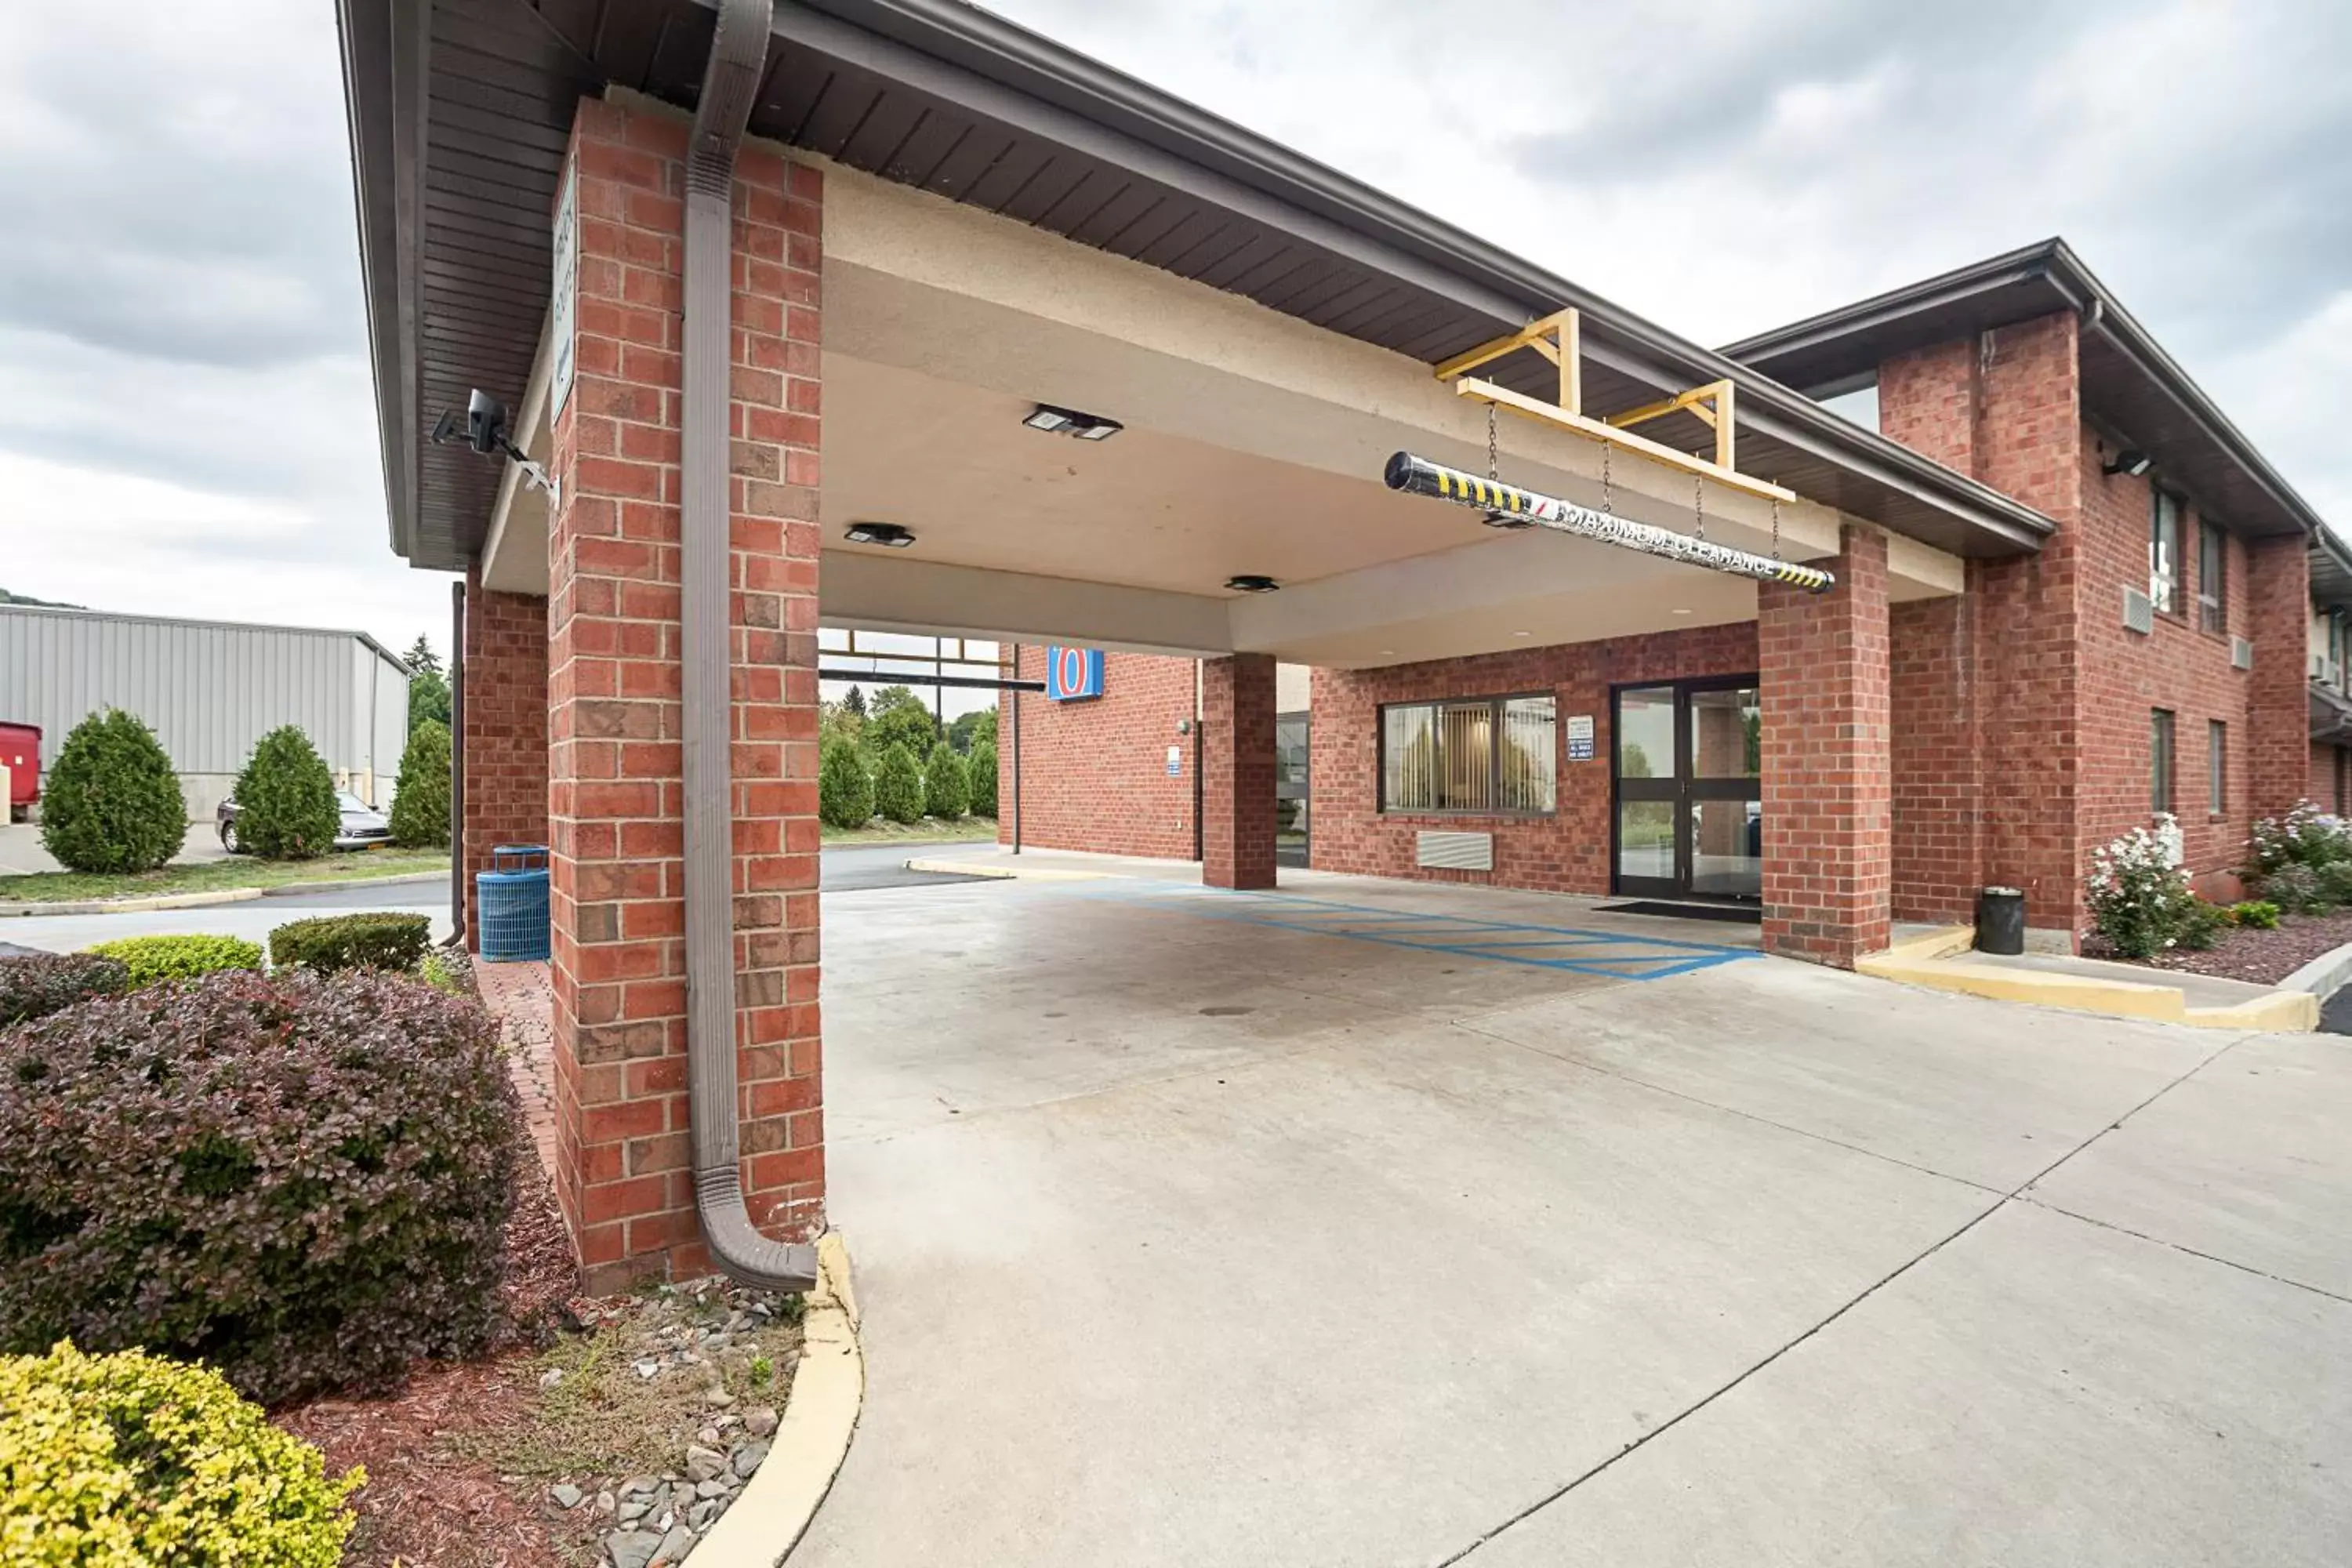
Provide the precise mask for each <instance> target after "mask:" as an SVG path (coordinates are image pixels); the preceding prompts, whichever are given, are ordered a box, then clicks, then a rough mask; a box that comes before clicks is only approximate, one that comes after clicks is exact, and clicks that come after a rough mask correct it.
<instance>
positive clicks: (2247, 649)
mask: <svg viewBox="0 0 2352 1568" xmlns="http://www.w3.org/2000/svg"><path fill="white" fill-rule="evenodd" d="M2230 668H2231V669H2252V668H2254V645H2253V643H2252V641H2251V640H2250V639H2248V638H2245V637H2231V639H2230Z"/></svg>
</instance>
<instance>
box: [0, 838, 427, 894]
mask: <svg viewBox="0 0 2352 1568" xmlns="http://www.w3.org/2000/svg"><path fill="white" fill-rule="evenodd" d="M448 868H449V852H448V851H447V850H446V849H361V850H353V851H351V852H349V853H346V854H336V855H321V856H320V857H319V858H317V859H316V860H260V859H256V858H254V857H252V856H250V855H232V856H230V857H229V858H226V859H225V860H200V861H197V862H195V863H194V864H193V865H185V866H166V867H164V868H162V869H161V870H157V871H142V872H140V873H138V874H137V875H135V876H121V877H110V876H102V875H88V874H85V873H83V872H79V871H35V872H32V873H30V874H28V875H26V876H21V877H0V903H8V904H29V903H54V902H61V901H65V900H81V899H147V898H153V897H155V896H156V895H158V894H162V893H209V892H215V891H218V890H220V889H225V888H282V887H285V886H287V885H289V883H294V882H349V881H352V880H354V879H362V878H367V877H394V876H400V875H403V874H405V873H408V872H415V871H446V870H447V869H448Z"/></svg>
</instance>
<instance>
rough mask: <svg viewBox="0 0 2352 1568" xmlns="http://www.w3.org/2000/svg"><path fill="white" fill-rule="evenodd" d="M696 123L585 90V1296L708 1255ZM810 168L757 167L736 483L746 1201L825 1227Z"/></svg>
mask: <svg viewBox="0 0 2352 1568" xmlns="http://www.w3.org/2000/svg"><path fill="white" fill-rule="evenodd" d="M686 137H687V125H686V122H685V121H683V120H682V119H677V118H672V117H670V116H667V115H666V114H663V113H660V112H659V111H655V110H644V111H637V110H620V109H616V108H614V106H612V105H610V104H607V103H604V102H601V101H596V100H586V101H583V103H582V104H581V106H580V110H579V115H578V118H577V120H576V121H575V123H574V126H573V132H572V152H571V157H572V162H573V164H574V166H575V167H576V170H577V174H578V181H579V196H578V209H579V213H580V232H579V252H580V264H579V268H578V284H577V288H578V291H579V292H578V299H577V302H576V321H577V323H578V329H577V349H576V366H577V368H576V370H575V373H574V381H573V384H572V392H571V395H570V398H569V399H568V401H567V402H566V404H565V406H564V408H563V411H562V415H561V416H560V417H559V418H558V420H557V422H556V425H555V429H554V449H553V466H554V468H555V470H556V471H557V473H558V474H559V475H560V476H561V478H562V492H563V505H562V509H561V510H560V511H559V512H558V513H557V514H556V516H555V517H554V518H553V519H552V520H551V526H550V531H549V539H548V586H549V603H548V613H549V621H548V626H549V661H550V676H549V691H548V695H549V699H550V701H551V705H552V706H551V721H550V728H549V735H550V739H551V742H552V745H551V758H550V816H551V824H550V828H551V843H552V847H553V851H554V853H553V857H552V858H553V879H552V880H553V915H554V950H553V956H554V962H553V965H552V971H553V973H552V979H553V989H554V993H555V1009H554V1023H555V1030H554V1032H555V1050H554V1057H555V1109H556V1121H557V1128H556V1134H557V1145H558V1171H559V1178H560V1179H559V1181H558V1191H559V1196H560V1198H561V1200H562V1205H563V1208H564V1213H565V1215H566V1217H567V1218H568V1219H569V1220H570V1221H571V1223H572V1232H573V1236H574V1237H575V1239H576V1240H577V1241H578V1243H579V1247H580V1252H581V1258H582V1261H583V1264H584V1265H585V1266H586V1267H587V1269H588V1272H589V1280H590V1287H591V1289H600V1288H603V1287H605V1286H609V1285H613V1284H616V1283H619V1282H622V1281H625V1280H626V1279H630V1278H633V1277H635V1276H640V1275H644V1274H648V1273H650V1274H656V1275H662V1274H667V1275H668V1276H670V1277H672V1278H679V1277H685V1276H688V1275H691V1274H697V1273H702V1272H706V1271H707V1270H708V1268H709V1258H708V1255H707V1254H706V1253H705V1251H704V1249H703V1247H702V1244H701V1241H700V1238H699V1235H698V1228H697V1225H696V1221H695V1216H694V1198H693V1184H692V1179H691V1167H692V1152H691V1143H690V1139H689V1135H688V1102H687V1070H686V1055H685V1052H686V980H685V975H686V962H685V936H684V932H685V909H684V905H683V902H682V900H681V894H682V890H683V884H682V859H683V848H684V843H683V827H682V812H683V785H682V783H681V754H680V746H679V735H680V713H679V691H680V689H681V682H680V672H679V665H678V657H679V653H678V649H679V638H678V602H679V595H678V587H677V584H678V581H679V576H678V506H677V502H678V494H679V488H678V481H679V470H678V418H679V405H680V394H679V390H678V389H679V385H680V377H679V368H680V367H679V357H678V356H679V348H680V343H681V334H680V321H679V307H680V294H681V271H680V268H681V260H682V249H683V233H684V202H683V196H684V190H685V182H684V172H683V164H682V161H681V160H682V156H683V153H684V151H685V146H686ZM822 207H823V185H822V181H821V176H820V175H819V174H818V173H817V171H815V170H814V169H810V168H806V167H802V166H798V165H793V164H788V163H785V162H784V161H783V160H782V158H780V157H778V156H777V155H775V154H774V153H767V152H763V151H749V152H746V153H744V154H743V156H742V159H741V161H740V164H739V166H738V168H737V171H736V184H735V212H736V221H735V226H734V235H735V247H736V249H735V256H734V262H733V267H732V277H733V282H734V293H733V312H732V313H733V328H734V330H733V331H732V332H731V333H730V342H731V344H732V354H733V370H732V374H731V383H732V404H731V407H730V416H729V417H730V430H731V431H732V434H733V437H734V440H733V446H732V468H733V474H734V478H733V480H732V482H731V483H730V487H729V495H730V513H731V533H732V561H731V565H730V580H731V582H732V584H733V588H734V592H733V596H732V621H733V627H734V631H733V637H732V639H731V647H732V661H733V666H734V669H733V679H732V688H733V703H734V714H733V721H732V725H731V732H732V737H733V743H732V746H731V748H730V756H731V761H732V787H733V803H732V804H733V816H734V822H735V835H734V851H735V854H734V889H733V891H734V931H735V938H734V942H735V962H736V1013H735V1044H736V1047H737V1056H736V1059H737V1064H738V1071H739V1076H740V1084H741V1089H740V1104H739V1107H738V1114H739V1115H740V1117H741V1118H742V1133H741V1147H742V1151H743V1157H744V1158H743V1187H744V1192H745V1194H746V1196H747V1198H748V1200H749V1203H750V1206H751V1217H752V1220H753V1222H754V1223H756V1224H758V1225H759V1226H761V1228H762V1229H763V1230H766V1231H767V1232H769V1233H770V1234H772V1235H774V1236H776V1237H781V1238H784V1239H798V1238H803V1237H807V1236H809V1235H811V1234H813V1233H814V1232H815V1231H816V1230H817V1229H819V1228H821V1226H822V1225H823V1207H824V1131H823V1112H822V1110H821V1109H820V1103H821V1092H820V1061H819V1026H818V1016H817V893H816V888H817V847H818V834H817V821H816V773H817V757H816V750H817V748H816V704H817V690H816V590H817V548H818V534H817V527H816V522H815V519H816V515H817V485H818V477H819V476H818V471H817V451H818V387H819V375H818V372H819V353H820V348H819V336H818V273H819V266H820V216H821V213H822Z"/></svg>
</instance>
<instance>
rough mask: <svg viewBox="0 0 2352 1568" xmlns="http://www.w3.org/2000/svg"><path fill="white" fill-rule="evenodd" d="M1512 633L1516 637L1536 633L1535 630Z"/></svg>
mask: <svg viewBox="0 0 2352 1568" xmlns="http://www.w3.org/2000/svg"><path fill="white" fill-rule="evenodd" d="M1511 635H1512V636H1513V637H1533V636H1535V635H1536V634H1535V633H1533V632H1513V633H1512V634H1511Z"/></svg>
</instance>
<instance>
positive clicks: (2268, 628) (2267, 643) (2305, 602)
mask: <svg viewBox="0 0 2352 1568" xmlns="http://www.w3.org/2000/svg"><path fill="white" fill-rule="evenodd" d="M2246 596H2247V600H2248V607H2249V609H2250V610H2251V612H2252V616H2251V618H2252V626H2251V628H2250V629H2251V630H2252V633H2253V643H2254V668H2253V671H2252V677H2251V680H2250V684H2249V689H2248V690H2247V693H2246V721H2247V723H2246V727H2247V729H2248V730H2250V731H2252V733H2251V734H2250V735H2249V736H2248V737H2247V740H2248V742H2249V744H2248V746H2247V748H2246V792H2247V793H2246V800H2247V805H2250V806H2251V807H2252V811H2253V815H2254V816H2276V815H2277V814H2278V813H2280V812H2282V811H2284V810H2285V809H2286V808H2287V807H2289V806H2291V805H2294V803H2295V802H2296V801H2297V800H2299V799H2301V798H2303V797H2304V796H2305V795H2309V794H2310V789H2311V773H2312V770H2311V692H2310V681H2311V676H2310V661H2311V649H2310V641H2309V638H2310V631H2311V557H2310V556H2309V555H2308V554H2306V553H2305V542H2304V541H2303V540H2302V539H2301V538H2300V537H2294V538H2287V539H2258V540H2251V541H2249V542H2247V544H2246ZM2315 798H2317V799H2318V802H2319V804H2320V805H2323V806H2326V808H2327V809H2329V810H2331V811H2333V810H2334V809H2335V801H2334V800H2333V799H2332V798H2329V797H2327V796H2318V797H2315Z"/></svg>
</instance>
